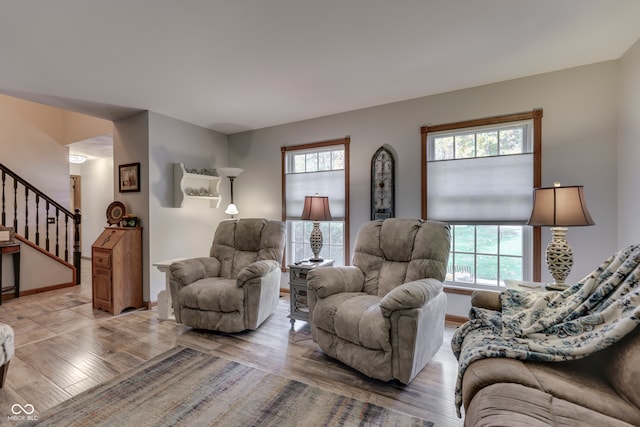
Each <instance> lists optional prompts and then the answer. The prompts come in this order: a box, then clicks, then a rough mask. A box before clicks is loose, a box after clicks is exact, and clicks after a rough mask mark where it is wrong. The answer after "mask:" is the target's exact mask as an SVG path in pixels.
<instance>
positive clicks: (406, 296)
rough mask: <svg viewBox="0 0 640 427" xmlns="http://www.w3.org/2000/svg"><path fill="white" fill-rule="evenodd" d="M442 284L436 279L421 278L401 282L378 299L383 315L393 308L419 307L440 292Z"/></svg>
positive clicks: (387, 314) (386, 314) (393, 309)
mask: <svg viewBox="0 0 640 427" xmlns="http://www.w3.org/2000/svg"><path fill="white" fill-rule="evenodd" d="M442 289H443V285H442V282H440V281H439V280H437V279H421V280H415V281H413V282H407V283H403V284H402V285H400V286H398V287H396V288H395V289H393V290H392V291H391V292H389V293H388V294H386V295H385V296H384V298H382V300H381V301H380V309H381V310H382V314H383V316H385V317H389V316H390V315H391V313H392V312H394V311H395V310H404V309H408V308H419V307H422V306H424V305H425V304H427V303H428V302H429V301H431V300H432V299H434V298H435V297H436V296H438V294H440V293H441V292H442Z"/></svg>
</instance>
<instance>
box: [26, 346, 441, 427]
mask: <svg viewBox="0 0 640 427" xmlns="http://www.w3.org/2000/svg"><path fill="white" fill-rule="evenodd" d="M36 415H37V416H38V417H37V418H38V419H37V421H32V422H29V423H26V424H24V425H28V426H33V425H46V426H64V427H70V426H92V427H93V426H135V427H143V426H217V425H220V426H243V427H244V426H305V427H306V426H356V425H359V426H433V423H432V422H429V421H426V420H422V419H419V418H416V417H412V416H409V415H406V414H402V413H400V412H396V411H393V410H390V409H386V408H383V407H380V406H377V405H373V404H371V403H366V402H362V401H359V400H356V399H353V398H350V397H346V396H342V395H340V394H337V393H333V392H329V391H326V390H322V389H320V388H318V387H314V386H311V385H307V384H304V383H302V382H299V381H294V380H290V379H288V378H285V377H282V376H279V375H276V374H272V373H268V372H266V371H262V370H260V369H256V368H252V367H250V366H247V365H243V364H241V363H237V362H232V361H229V360H227V359H223V358H220V357H216V356H213V355H211V354H207V353H203V352H200V351H198V350H194V349H192V348H188V347H182V346H179V347H175V348H173V349H171V350H169V351H168V352H166V353H163V354H161V355H159V356H157V357H155V358H153V359H151V360H149V361H147V362H145V363H143V364H142V365H140V366H139V367H137V368H135V369H133V370H132V371H129V372H127V373H125V374H121V375H119V376H118V377H116V378H114V379H112V380H110V381H108V382H106V383H104V384H101V385H98V386H96V387H94V388H92V389H90V390H87V391H85V392H83V393H81V394H79V395H77V396H75V397H73V398H72V399H70V400H67V401H65V402H63V403H61V404H60V405H58V406H56V407H54V408H51V409H50V410H48V411H46V412H44V413H42V414H36Z"/></svg>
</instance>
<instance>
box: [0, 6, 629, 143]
mask: <svg viewBox="0 0 640 427" xmlns="http://www.w3.org/2000/svg"><path fill="white" fill-rule="evenodd" d="M639 38H640V1H638V0H615V1H611V0H537V1H531V0H482V1H481V0H413V1H411V0H393V1H391V0H208V1H207V0H173V1H171V0H57V1H40V2H32V1H24V0H0V92H3V93H6V94H9V95H14V96H20V97H22V98H26V99H30V100H33V101H37V102H43V103H47V104H51V105H55V106H58V107H61V108H67V109H70V110H74V111H79V112H84V113H88V114H92V115H96V116H98V117H102V118H107V119H116V118H119V117H123V116H126V115H128V114H131V113H132V112H135V111H139V110H152V111H155V112H157V113H160V114H164V115H167V116H170V117H174V118H177V119H181V120H184V121H186V122H190V123H194V124H197V125H200V126H203V127H207V128H211V129H214V130H217V131H220V132H223V133H234V132H239V131H243V130H249V129H257V128H262V127H267V126H272V125H277V124H282V123H288V122H293V121H298V120H303V119H309V118H313V117H319V116H324V115H329V114H334V113H340V112H344V111H350V110H354V109H359V108H364V107H369V106H374V105H380V104H385V103H390V102H396V101H401V100H405V99H411V98H417V97H421V96H426V95H431V94H436V93H442V92H447V91H452V90H456V89H462V88H466V87H472V86H477V85H482V84H487V83H493V82H497V81H502V80H507V79H513V78H518V77H523V76H527V75H533V74H539V73H544V72H548V71H555V70H559V69H564V68H570V67H575V66H579V65H585V64H590V63H595V62H600V61H606V60H611V59H617V58H619V57H620V56H621V55H623V54H624V52H625V51H626V50H627V49H629V48H630V47H631V46H632V45H633V43H634V42H636V41H637V40H638V39H639Z"/></svg>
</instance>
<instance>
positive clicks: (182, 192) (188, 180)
mask: <svg viewBox="0 0 640 427" xmlns="http://www.w3.org/2000/svg"><path fill="white" fill-rule="evenodd" d="M219 187H220V177H219V176H212V175H204V174H198V173H191V172H187V171H186V169H185V167H184V164H182V163H174V164H173V206H174V207H176V208H181V207H183V206H184V201H185V200H186V199H192V200H195V199H197V200H209V206H210V207H212V208H217V207H219V206H220V201H221V199H222V198H221V197H220V191H219Z"/></svg>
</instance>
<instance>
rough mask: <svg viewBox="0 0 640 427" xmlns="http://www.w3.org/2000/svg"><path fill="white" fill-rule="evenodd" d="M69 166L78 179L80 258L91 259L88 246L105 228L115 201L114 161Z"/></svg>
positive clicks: (92, 161) (99, 160)
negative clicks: (80, 234)
mask: <svg viewBox="0 0 640 427" xmlns="http://www.w3.org/2000/svg"><path fill="white" fill-rule="evenodd" d="M71 166H72V168H71V173H72V174H75V175H80V177H81V178H80V191H81V192H82V195H81V197H82V209H80V212H81V215H82V242H81V249H82V256H83V257H85V258H91V245H93V242H95V240H96V239H97V238H98V236H99V235H100V233H102V231H104V227H106V226H107V225H108V224H107V217H106V212H107V207H108V206H109V204H110V203H111V202H113V200H114V198H113V195H114V191H113V181H114V179H113V158H112V157H110V158H107V159H97V160H91V161H87V162H86V163H83V164H81V165H71ZM116 200H117V199H116Z"/></svg>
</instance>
